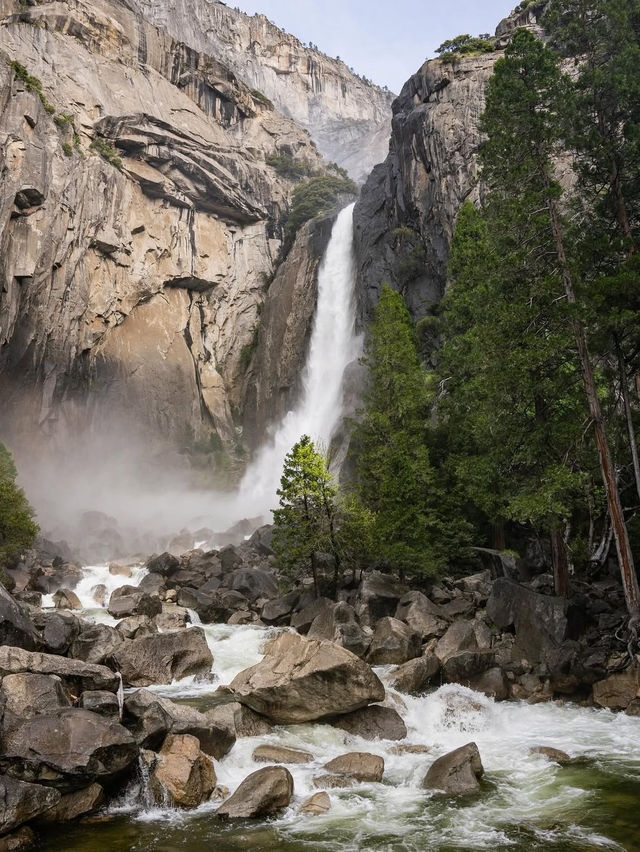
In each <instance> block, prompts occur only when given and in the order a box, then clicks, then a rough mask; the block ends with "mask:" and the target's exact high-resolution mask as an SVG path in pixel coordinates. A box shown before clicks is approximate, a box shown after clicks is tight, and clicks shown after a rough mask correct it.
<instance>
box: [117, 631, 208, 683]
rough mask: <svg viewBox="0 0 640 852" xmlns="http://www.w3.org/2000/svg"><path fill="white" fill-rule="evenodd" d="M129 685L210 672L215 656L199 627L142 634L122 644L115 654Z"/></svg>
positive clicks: (167, 680)
mask: <svg viewBox="0 0 640 852" xmlns="http://www.w3.org/2000/svg"><path fill="white" fill-rule="evenodd" d="M113 657H114V661H115V664H116V666H117V667H118V670H119V671H120V672H121V673H122V678H123V680H124V682H125V683H126V684H127V685H129V686H150V685H151V684H163V683H171V682H172V681H174V680H181V679H182V678H184V677H188V676H189V675H208V674H209V673H210V672H211V666H212V664H213V656H212V654H211V651H210V650H209V646H208V645H207V640H206V638H205V635H204V631H203V630H202V628H200V627H191V628H189V630H175V631H171V632H169V633H158V634H155V635H153V636H143V637H142V638H140V639H133V640H132V641H130V642H125V643H124V644H123V645H120V646H119V647H118V648H117V649H116V651H115V653H114V655H113Z"/></svg>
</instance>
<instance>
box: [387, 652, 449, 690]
mask: <svg viewBox="0 0 640 852" xmlns="http://www.w3.org/2000/svg"><path fill="white" fill-rule="evenodd" d="M439 671H440V660H439V659H438V658H437V657H436V655H435V654H427V655H425V656H422V657H417V658H416V659H415V660H409V662H408V663H403V664H402V665H401V666H398V668H397V669H396V670H395V672H393V674H392V675H391V677H390V678H389V685H390V686H391V687H392V688H393V689H397V690H398V692H404V693H406V694H407V695H417V694H418V693H419V692H422V691H423V690H424V689H425V688H426V687H427V685H428V683H429V681H430V679H431V678H432V677H435V675H437V674H438V672H439Z"/></svg>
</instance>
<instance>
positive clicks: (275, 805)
mask: <svg viewBox="0 0 640 852" xmlns="http://www.w3.org/2000/svg"><path fill="white" fill-rule="evenodd" d="M292 796H293V778H292V776H291V773H290V772H289V770H288V769H285V768H284V767H283V766H265V768H264V769H258V770H257V771H256V772H252V773H251V775H249V776H247V778H245V779H244V781H243V782H242V784H240V786H239V787H238V789H237V790H236V791H235V793H234V794H233V795H232V796H231V797H230V798H229V799H227V801H226V802H225V803H224V804H223V805H222V807H220V808H218V810H217V811H216V816H218V817H221V818H222V819H255V818H257V817H265V816H270V815H271V814H275V813H278V812H279V811H281V810H283V809H284V808H286V807H287V805H288V804H289V803H290V801H291V798H292Z"/></svg>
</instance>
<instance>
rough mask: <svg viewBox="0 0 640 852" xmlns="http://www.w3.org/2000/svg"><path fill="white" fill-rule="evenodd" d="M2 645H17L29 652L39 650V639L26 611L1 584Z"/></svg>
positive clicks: (0, 640)
mask: <svg viewBox="0 0 640 852" xmlns="http://www.w3.org/2000/svg"><path fill="white" fill-rule="evenodd" d="M0 645H16V646H18V647H20V648H25V649H26V650H27V651H30V650H33V649H34V648H37V647H38V645H39V637H38V634H37V633H36V630H35V627H34V626H33V624H32V623H31V621H30V620H29V618H28V617H27V614H26V611H25V610H24V609H23V608H22V606H20V605H19V604H18V603H16V601H14V599H13V598H12V597H11V595H10V594H9V592H8V591H7V590H6V589H5V588H4V586H3V585H2V584H0Z"/></svg>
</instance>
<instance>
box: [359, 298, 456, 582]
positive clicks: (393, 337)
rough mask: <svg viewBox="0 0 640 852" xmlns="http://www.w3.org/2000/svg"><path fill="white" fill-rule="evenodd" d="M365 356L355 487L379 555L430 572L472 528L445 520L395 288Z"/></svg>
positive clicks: (381, 307)
mask: <svg viewBox="0 0 640 852" xmlns="http://www.w3.org/2000/svg"><path fill="white" fill-rule="evenodd" d="M363 363H364V364H365V365H366V366H367V367H368V370H369V384H368V388H367V391H366V393H365V397H364V401H365V408H364V410H363V411H362V412H361V419H360V422H359V423H357V424H356V426H355V431H354V447H355V453H356V467H357V474H358V483H359V493H360V497H361V500H362V502H363V504H364V505H365V506H366V507H367V508H368V509H370V510H371V511H372V512H374V513H375V514H376V516H377V524H376V534H377V548H376V550H377V553H378V557H379V559H380V561H381V562H382V563H384V564H386V565H387V566H388V567H391V568H392V569H395V570H396V571H397V572H398V573H399V574H400V575H404V574H405V573H408V572H410V573H414V574H418V575H426V576H428V575H433V574H437V573H438V572H439V571H441V570H443V568H444V567H445V565H446V564H447V561H448V559H449V558H455V557H456V556H459V555H460V554H461V553H463V552H464V549H465V545H466V543H467V536H468V533H469V527H468V525H467V524H466V523H465V521H464V520H462V519H456V520H455V521H454V523H453V524H452V523H450V512H451V509H452V498H453V494H452V492H451V491H449V490H448V489H447V488H446V487H445V483H444V482H443V480H442V479H441V477H440V473H439V471H437V470H436V469H435V468H434V466H433V463H432V458H431V449H430V446H429V444H430V428H429V417H430V411H429V409H430V402H431V399H430V394H429V390H428V385H427V381H426V376H425V374H424V372H423V370H422V367H421V366H420V362H419V359H418V350H417V338H416V333H415V329H414V327H413V324H412V322H411V318H410V316H409V312H408V310H407V308H406V305H405V304H404V300H403V298H402V296H401V295H400V294H399V293H396V292H394V291H393V290H391V289H390V288H389V287H387V286H385V287H384V288H383V291H382V295H381V298H380V302H379V304H378V307H377V309H376V315H375V320H374V323H373V325H372V328H371V333H370V337H369V341H368V343H367V348H366V353H365V357H364V358H363Z"/></svg>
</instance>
